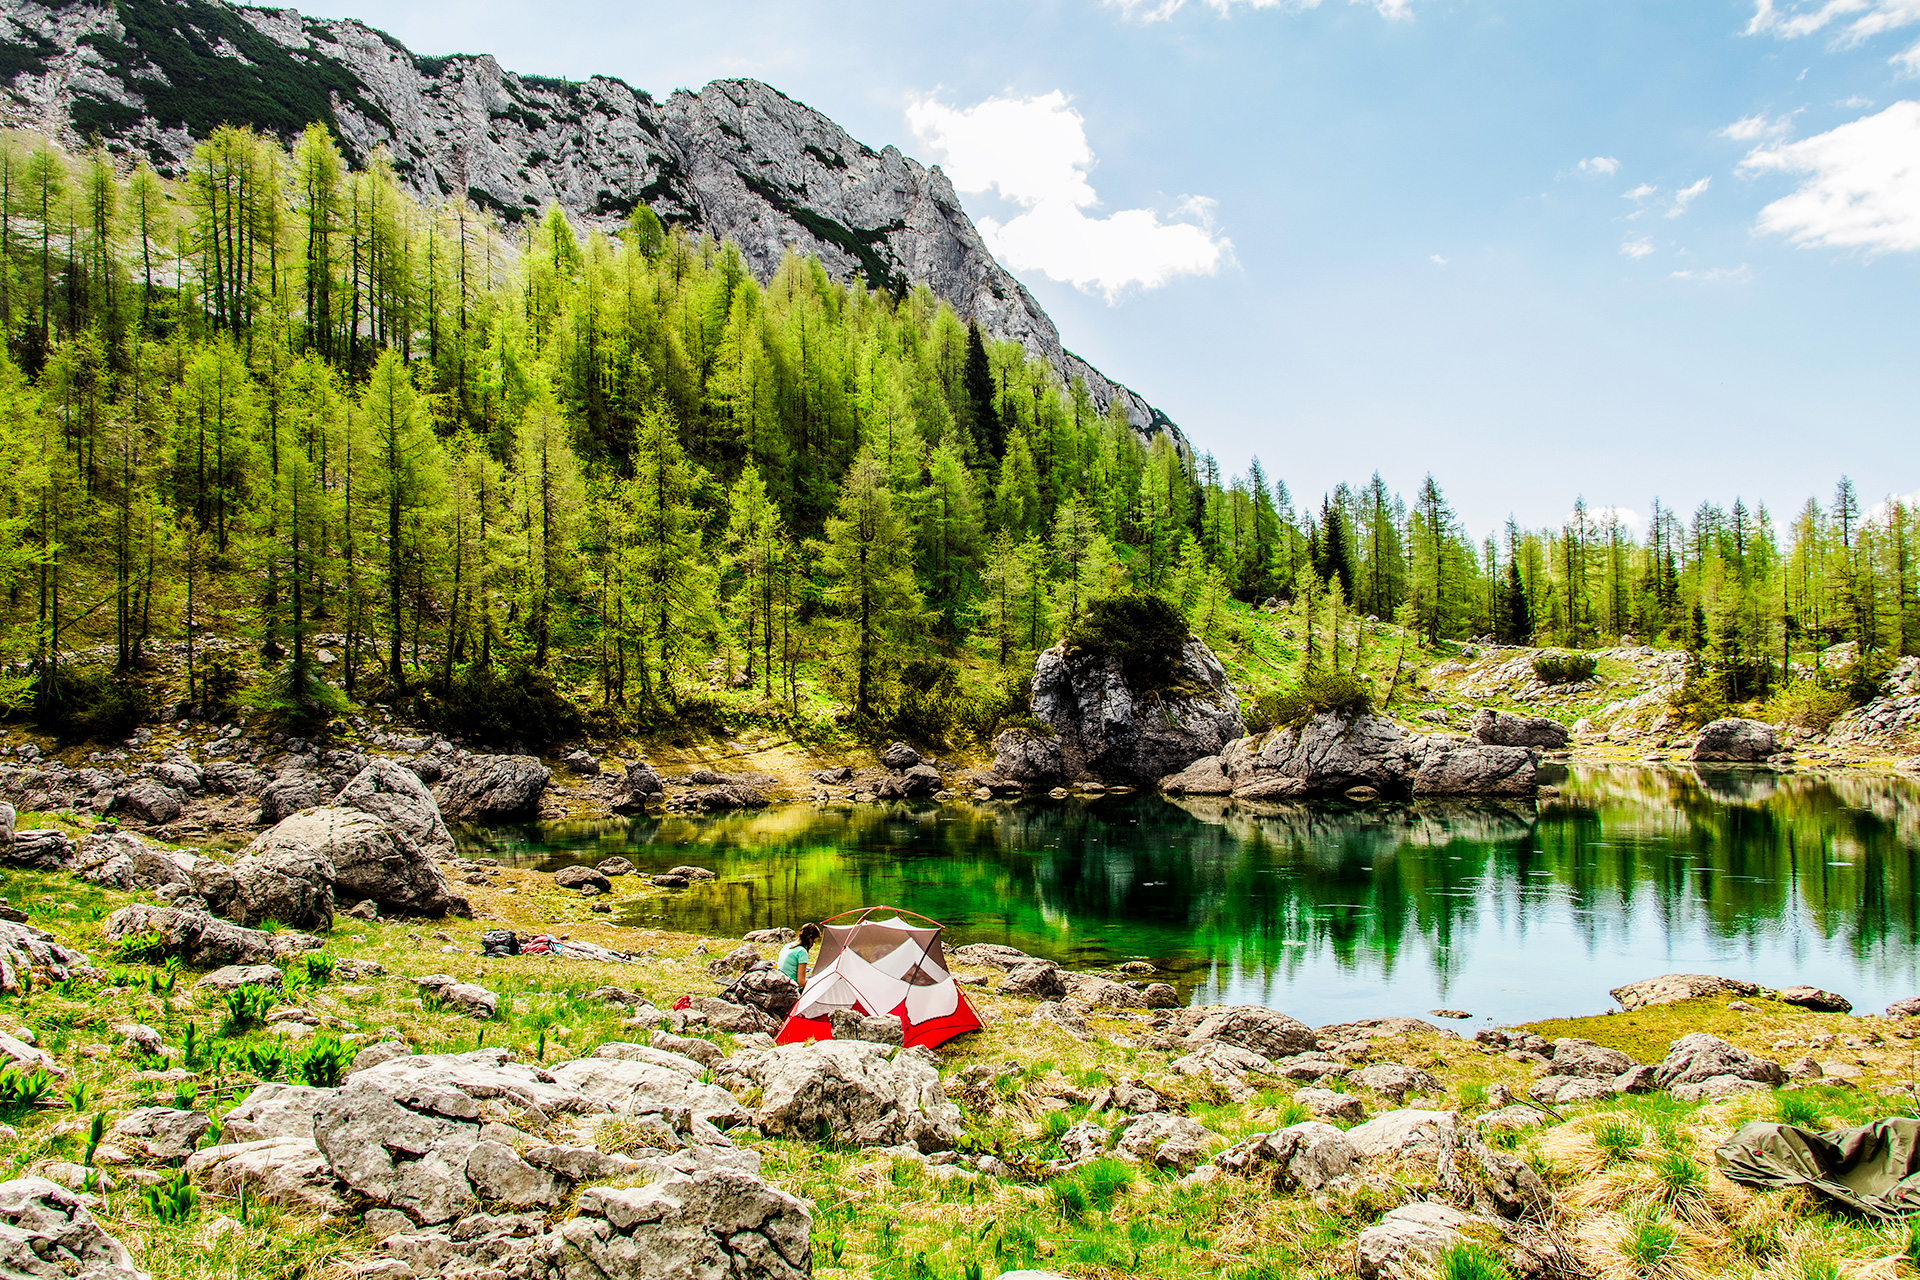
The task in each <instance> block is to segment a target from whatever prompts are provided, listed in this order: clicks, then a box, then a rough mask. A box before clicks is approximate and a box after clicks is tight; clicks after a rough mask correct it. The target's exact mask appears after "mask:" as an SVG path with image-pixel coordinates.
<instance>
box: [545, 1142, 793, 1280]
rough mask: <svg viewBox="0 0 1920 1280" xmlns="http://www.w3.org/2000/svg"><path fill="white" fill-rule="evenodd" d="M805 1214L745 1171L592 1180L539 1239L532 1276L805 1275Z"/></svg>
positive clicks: (789, 1279) (733, 1279) (754, 1279)
mask: <svg viewBox="0 0 1920 1280" xmlns="http://www.w3.org/2000/svg"><path fill="white" fill-rule="evenodd" d="M812 1231H813V1220H812V1218H811V1217H810V1216H809V1215H808V1213H807V1210H806V1206H805V1205H803V1204H801V1203H800V1201H798V1200H796V1199H795V1198H794V1197H792V1196H790V1195H788V1194H787V1193H786V1192H784V1191H781V1190H780V1189H778V1188H777V1187H772V1186H769V1185H767V1184H766V1183H765V1182H762V1181H761V1180H760V1179H759V1178H757V1177H754V1176H752V1175H751V1174H746V1173H741V1172H738V1171H736V1170H731V1169H703V1170H697V1171H695V1172H692V1173H685V1174H676V1175H674V1176H672V1177H669V1178H667V1179H666V1180H665V1181H663V1182H656V1183H654V1184H653V1185H651V1186H646V1187H592V1188H589V1189H588V1190H586V1191H584V1192H582V1193H581V1195H580V1200H579V1205H578V1213H577V1215H576V1216H575V1217H573V1218H570V1219H568V1220H567V1221H566V1222H564V1223H562V1224H561V1225H560V1227H559V1228H558V1229H557V1230H555V1231H554V1232H552V1233H551V1234H549V1235H548V1236H546V1237H544V1238H543V1241H542V1244H543V1246H544V1247H543V1250H542V1252H540V1253H539V1254H537V1255H535V1257H534V1258H532V1259H529V1261H535V1262H538V1263H541V1264H544V1265H543V1267H541V1268H539V1269H536V1270H534V1272H533V1275H534V1280H584V1277H587V1276H593V1277H596V1278H604V1280H681V1278H684V1280H694V1278H695V1277H709V1276H711V1277H722V1276H724V1277H727V1278H728V1280H808V1277H810V1276H811V1275H812V1274H813V1253H812V1248H813V1246H812Z"/></svg>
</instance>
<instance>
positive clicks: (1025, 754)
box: [993, 729, 1067, 786]
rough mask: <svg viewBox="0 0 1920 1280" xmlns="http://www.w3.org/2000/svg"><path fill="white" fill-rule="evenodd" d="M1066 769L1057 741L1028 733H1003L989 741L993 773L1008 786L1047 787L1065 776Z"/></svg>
mask: <svg viewBox="0 0 1920 1280" xmlns="http://www.w3.org/2000/svg"><path fill="white" fill-rule="evenodd" d="M1066 768H1067V765H1066V760H1065V758H1064V757H1063V756H1062V755H1061V753H1060V741H1059V739H1057V738H1044V737H1042V736H1040V735H1039V734H1037V733H1035V732H1033V731H1032V730H1031V729H1003V730H1001V732H1000V735H999V736H998V737H996V738H995V739H994V740H993V772H994V773H995V774H997V775H998V776H1000V777H1002V778H1005V779H1006V780H1007V781H1008V782H1018V783H1020V784H1021V785H1023V786H1039V785H1047V784H1050V783H1054V782H1058V781H1059V780H1060V779H1061V778H1062V777H1063V776H1065V773H1066Z"/></svg>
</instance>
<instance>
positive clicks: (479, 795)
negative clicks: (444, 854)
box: [437, 756, 552, 822]
mask: <svg viewBox="0 0 1920 1280" xmlns="http://www.w3.org/2000/svg"><path fill="white" fill-rule="evenodd" d="M551 777H552V775H551V774H550V773H549V772H548V770H547V766H545V765H543V764H541V763H540V761H539V760H538V759H536V758H535V757H533V756H473V757H471V758H470V759H468V760H467V761H466V762H464V763H463V764H461V766H460V767H459V768H458V769H456V770H454V771H453V773H451V774H450V775H448V776H447V777H446V778H444V779H442V780H441V782H440V786H439V790H438V792H437V794H438V796H439V799H440V812H441V813H443V814H445V815H446V816H448V817H452V818H458V819H460V820H461V821H463V822H501V821H505V820H506V819H509V818H524V817H528V816H530V815H533V814H537V813H538V812H539V811H540V795H541V793H542V792H544V791H545V790H546V789H547V782H548V780H549V779H550V778H551Z"/></svg>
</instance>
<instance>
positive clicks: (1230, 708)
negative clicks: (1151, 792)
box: [994, 636, 1246, 786]
mask: <svg viewBox="0 0 1920 1280" xmlns="http://www.w3.org/2000/svg"><path fill="white" fill-rule="evenodd" d="M1179 677H1180V681H1181V684H1182V686H1183V687H1185V688H1189V689H1195V690H1200V691H1201V692H1196V693H1191V694H1185V695H1180V696H1174V695H1169V696H1166V697H1163V698H1159V699H1157V700H1155V699H1149V698H1146V697H1144V696H1143V695H1141V694H1139V693H1137V692H1136V691H1135V690H1133V689H1132V688H1130V687H1129V686H1128V684H1127V681H1126V677H1125V675H1124V674H1123V673H1122V671H1121V666H1120V661H1119V659H1118V658H1116V657H1112V656H1109V655H1106V654H1101V653H1087V652H1070V651H1069V648H1068V646H1067V644H1066V643H1065V642H1064V641H1063V642H1062V643H1060V644H1057V645H1055V646H1054V647H1053V648H1051V649H1048V650H1047V651H1046V652H1045V653H1043V654H1041V655H1040V657H1039V659H1038V660H1037V661H1036V662H1035V663H1034V668H1033V714H1034V715H1035V716H1036V717H1037V718H1038V719H1040V720H1043V721H1045V722H1046V723H1047V724H1048V725H1050V726H1052V728H1053V730H1054V732H1055V734H1056V735H1057V736H1058V741H1059V747H1060V753H1061V759H1062V762H1063V765H1064V771H1065V774H1066V776H1067V777H1069V778H1089V777H1090V778H1097V779H1099V780H1101V781H1103V782H1116V783H1127V784H1131V785H1135V786H1154V785H1157V784H1158V783H1159V781H1160V779H1161V778H1164V777H1166V776H1167V775H1168V774H1170V773H1177V772H1179V771H1180V770H1182V769H1184V768H1186V767H1187V766H1188V765H1190V764H1192V763H1193V762H1194V761H1195V760H1198V759H1201V758H1202V757H1204V756H1212V755H1218V754H1220V751H1221V749H1222V748H1224V747H1225V746H1226V745H1227V744H1228V743H1229V742H1231V741H1233V740H1234V739H1236V738H1238V737H1240V736H1242V735H1243V734H1245V733H1246V726H1245V725H1244V724H1243V723H1242V722H1241V719H1240V699H1239V698H1238V697H1237V696H1235V694H1234V692H1233V688H1232V686H1231V685H1230V684H1229V683H1228V682H1227V673H1226V668H1224V667H1222V666H1221V665H1220V660H1219V659H1218V658H1216V657H1214V655H1213V650H1211V649H1209V648H1207V646H1206V644H1205V642H1203V641H1201V640H1199V639H1197V638H1194V637H1191V636H1190V637H1188V639H1187V643H1186V646H1185V647H1184V648H1183V649H1182V650H1181V654H1180V671H1179ZM994 771H995V772H996V773H998V772H1000V764H999V762H998V760H997V759H996V761H995V764H994Z"/></svg>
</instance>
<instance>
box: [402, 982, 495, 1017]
mask: <svg viewBox="0 0 1920 1280" xmlns="http://www.w3.org/2000/svg"><path fill="white" fill-rule="evenodd" d="M413 981H414V985H415V986H417V987H419V988H420V995H421V997H422V998H423V999H425V998H427V997H432V998H433V999H435V1000H438V1001H440V1002H441V1003H442V1004H445V1005H447V1006H449V1007H450V1008H453V1009H455V1010H457V1011H458V1012H460V1013H464V1014H466V1015H467V1016H468V1017H469V1018H478V1019H480V1020H481V1021H483V1022H484V1021H485V1020H486V1019H488V1018H491V1017H492V1016H493V1011H494V1009H496V1008H497V1007H498V1006H499V1004H500V997H499V996H498V995H496V994H494V993H493V992H491V991H489V990H487V989H486V988H485V987H483V986H480V985H478V984H477V983H472V982H459V981H456V980H455V979H454V978H453V977H451V976H450V975H448V974H444V973H430V974H428V975H427V976H426V977H424V978H415V979H414V980H413Z"/></svg>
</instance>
